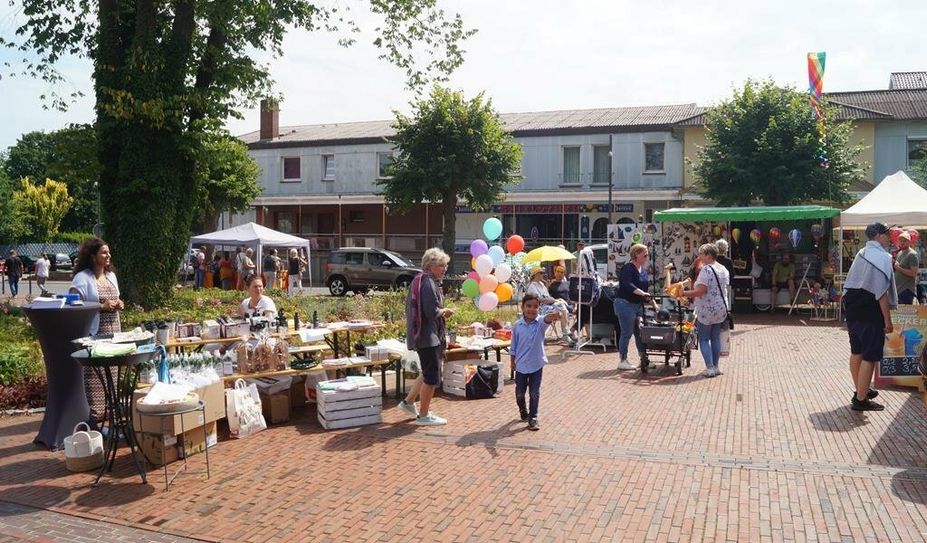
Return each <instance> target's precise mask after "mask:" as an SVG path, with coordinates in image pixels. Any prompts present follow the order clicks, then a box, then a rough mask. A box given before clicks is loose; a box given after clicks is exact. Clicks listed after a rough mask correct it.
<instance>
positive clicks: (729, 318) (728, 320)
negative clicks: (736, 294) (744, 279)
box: [708, 266, 734, 330]
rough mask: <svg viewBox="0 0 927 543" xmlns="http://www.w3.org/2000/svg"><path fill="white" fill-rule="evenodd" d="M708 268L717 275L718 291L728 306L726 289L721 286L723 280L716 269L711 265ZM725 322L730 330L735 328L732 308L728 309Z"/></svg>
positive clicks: (725, 305)
mask: <svg viewBox="0 0 927 543" xmlns="http://www.w3.org/2000/svg"><path fill="white" fill-rule="evenodd" d="M708 269H709V270H711V273H712V275H714V276H715V284H716V285H718V293H719V294H721V299H722V300H724V307H727V297H726V296H725V295H724V289H722V288H721V280H720V279H718V272H716V271H715V269H714V268H712V267H711V266H708ZM725 322H726V323H727V329H728V330H733V329H734V317H732V316H731V310H730V309H728V310H727V318H726V319H725Z"/></svg>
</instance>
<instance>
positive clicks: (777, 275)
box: [770, 253, 795, 309]
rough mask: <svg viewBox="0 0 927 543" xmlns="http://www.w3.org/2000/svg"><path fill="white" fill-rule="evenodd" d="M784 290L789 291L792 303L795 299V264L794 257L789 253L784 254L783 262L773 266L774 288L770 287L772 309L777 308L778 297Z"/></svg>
mask: <svg viewBox="0 0 927 543" xmlns="http://www.w3.org/2000/svg"><path fill="white" fill-rule="evenodd" d="M783 288H788V289H789V303H792V300H794V299H795V263H794V262H792V255H791V254H789V253H784V254H783V255H782V260H780V261H779V262H776V265H775V266H773V271H772V287H770V295H771V298H772V301H771V304H772V309H775V308H776V295H777V294H778V292H779V290H780V289H783Z"/></svg>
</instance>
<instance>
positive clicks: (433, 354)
mask: <svg viewBox="0 0 927 543" xmlns="http://www.w3.org/2000/svg"><path fill="white" fill-rule="evenodd" d="M450 260H451V258H450V257H449V256H447V253H445V252H444V251H442V250H441V249H438V248H437V247H432V248H431V249H428V250H427V251H425V254H424V255H422V273H420V274H418V275H416V276H415V279H413V280H412V284H411V285H409V295H408V296H407V297H406V346H407V347H408V348H409V349H410V350H412V349H414V350H415V352H416V353H418V358H419V365H420V366H421V371H420V372H419V376H418V378H417V379H416V380H415V383H414V384H413V385H412V389H411V390H410V391H409V394H408V395H407V396H406V398H405V399H404V400H403V401H401V402H399V408H400V409H402V410H403V411H405V412H406V413H408V414H410V415H412V416H414V417H415V424H417V425H418V426H439V425H442V424H447V420H445V419H443V418H441V417H439V416H438V415H436V414H435V413H432V412H431V399H432V398H433V397H434V393H435V387H436V386H438V384H439V383H440V378H441V376H440V369H439V368H440V360H442V359H443V358H444V351H445V350H446V349H447V323H446V321H445V319H447V317H450V316H451V315H453V314H454V310H452V309H449V308H446V307H444V294H443V292H442V291H441V285H440V283H441V280H442V279H444V274H445V273H447V266H448V263H449V262H450ZM416 396H418V397H420V398H421V403H420V404H419V407H418V408H416V407H415V398H416Z"/></svg>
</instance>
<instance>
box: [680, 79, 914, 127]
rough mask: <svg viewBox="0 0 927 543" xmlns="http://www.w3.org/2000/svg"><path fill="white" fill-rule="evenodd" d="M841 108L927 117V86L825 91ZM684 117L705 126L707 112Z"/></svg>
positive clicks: (859, 113) (881, 116)
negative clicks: (909, 88)
mask: <svg viewBox="0 0 927 543" xmlns="http://www.w3.org/2000/svg"><path fill="white" fill-rule="evenodd" d="M825 96H826V97H827V98H828V99H829V100H830V103H831V105H834V106H836V107H837V108H838V111H837V119H838V120H841V121H850V120H852V121H872V120H884V121H911V120H927V88H923V89H914V90H872V91H852V92H831V93H825ZM701 109H702V111H700V112H698V113H696V114H695V115H693V116H692V117H689V118H686V119H683V120H681V121H679V122H678V123H676V126H682V127H685V126H703V125H704V124H705V112H706V111H708V109H709V108H701Z"/></svg>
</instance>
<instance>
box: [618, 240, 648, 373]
mask: <svg viewBox="0 0 927 543" xmlns="http://www.w3.org/2000/svg"><path fill="white" fill-rule="evenodd" d="M647 256H648V252H647V246H646V245H642V244H640V243H636V244H634V245H632V246H631V259H630V260H629V261H628V263H627V264H625V265H624V266H622V267H621V273H620V274H619V276H618V294H617V296H615V304H614V308H615V315H616V316H617V317H618V324H619V325H620V326H621V337H619V338H618V355H619V356H620V357H621V360H620V362H619V363H618V369H619V370H633V369H635V366H633V365H632V364H631V363H630V362H628V344H629V343H630V342H631V336H632V335H633V336H634V343H635V345H637V353H638V354H639V355H640V359H641V362H644V361H645V360H646V359H647V353H646V351H645V350H644V343H643V342H642V341H641V331H640V317H641V316H642V315H643V311H644V307H643V303H644V302H645V301H647V300H649V301H650V303H652V304H653V306H654V308H655V309H656V308H657V303H656V302H655V301H654V300H653V297H652V296H651V295H650V294H649V293H648V292H647V289H648V288H650V278H649V277H648V275H647V269H646V268H647Z"/></svg>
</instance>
